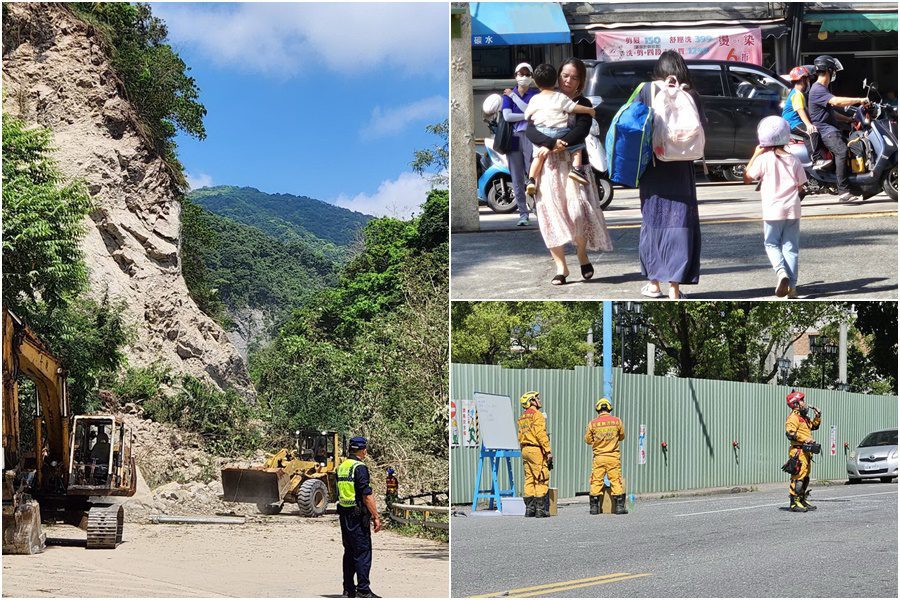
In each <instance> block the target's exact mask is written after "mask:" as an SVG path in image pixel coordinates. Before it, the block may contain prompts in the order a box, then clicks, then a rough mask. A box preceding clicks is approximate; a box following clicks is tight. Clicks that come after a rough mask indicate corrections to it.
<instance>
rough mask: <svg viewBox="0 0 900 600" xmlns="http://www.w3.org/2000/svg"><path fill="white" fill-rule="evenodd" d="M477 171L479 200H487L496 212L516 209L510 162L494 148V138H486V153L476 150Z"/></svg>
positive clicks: (507, 211)
mask: <svg viewBox="0 0 900 600" xmlns="http://www.w3.org/2000/svg"><path fill="white" fill-rule="evenodd" d="M492 131H493V130H492ZM475 171H476V175H477V177H478V201H479V202H486V203H487V205H488V206H489V207H491V210H493V211H494V212H496V213H511V212H513V211H514V210H516V199H515V196H514V195H513V188H512V176H511V175H510V174H509V163H508V162H507V160H506V157H505V156H504V155H502V154H500V153H499V152H497V151H496V150H494V138H492V137H486V138H485V139H484V153H481V152H478V151H476V152H475Z"/></svg>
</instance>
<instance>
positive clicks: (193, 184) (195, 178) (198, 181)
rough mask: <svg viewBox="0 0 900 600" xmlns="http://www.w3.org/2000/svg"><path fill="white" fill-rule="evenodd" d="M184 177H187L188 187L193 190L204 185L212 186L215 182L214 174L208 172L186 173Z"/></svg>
mask: <svg viewBox="0 0 900 600" xmlns="http://www.w3.org/2000/svg"><path fill="white" fill-rule="evenodd" d="M184 178H185V179H187V182H188V187H189V188H190V189H192V190H196V189H199V188H202V187H212V184H213V179H212V175H207V174H206V173H197V174H196V175H194V174H193V173H185V174H184Z"/></svg>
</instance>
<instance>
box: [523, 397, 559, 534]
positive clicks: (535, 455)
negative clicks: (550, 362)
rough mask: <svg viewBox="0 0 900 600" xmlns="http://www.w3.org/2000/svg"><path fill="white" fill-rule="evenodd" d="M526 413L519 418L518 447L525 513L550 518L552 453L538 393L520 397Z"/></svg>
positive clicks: (529, 515) (530, 515)
mask: <svg viewBox="0 0 900 600" xmlns="http://www.w3.org/2000/svg"><path fill="white" fill-rule="evenodd" d="M519 403H520V404H521V405H522V408H523V409H525V412H523V413H522V416H521V417H519V422H518V426H519V446H520V447H521V448H522V463H523V466H524V467H525V516H526V517H549V516H550V514H549V511H548V510H547V505H548V504H549V493H550V486H549V483H550V468H551V467H552V465H553V453H551V452H550V438H549V437H547V420H546V418H545V417H544V415H543V413H542V412H541V411H540V409H541V406H542V403H541V395H540V394H539V393H538V392H525V393H524V394H522V397H521V398H519Z"/></svg>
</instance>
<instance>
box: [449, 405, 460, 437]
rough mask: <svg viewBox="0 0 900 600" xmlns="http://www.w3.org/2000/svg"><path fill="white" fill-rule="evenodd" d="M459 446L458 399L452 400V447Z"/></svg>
mask: <svg viewBox="0 0 900 600" xmlns="http://www.w3.org/2000/svg"><path fill="white" fill-rule="evenodd" d="M457 446H459V419H458V418H457V417H456V400H451V401H450V447H451V448H456V447H457Z"/></svg>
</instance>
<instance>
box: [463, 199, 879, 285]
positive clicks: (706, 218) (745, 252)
mask: <svg viewBox="0 0 900 600" xmlns="http://www.w3.org/2000/svg"><path fill="white" fill-rule="evenodd" d="M698 194H699V198H700V214H701V221H702V223H703V224H702V227H701V230H702V234H703V251H702V253H701V270H700V283H699V284H698V285H696V286H685V287H684V291H685V293H687V294H688V295H689V296H690V297H691V298H705V299H726V298H744V299H751V298H769V297H772V293H773V290H774V283H775V282H774V274H773V273H772V271H771V267H770V266H769V263H768V260H767V259H766V254H765V251H764V249H763V241H762V225H761V223H760V208H759V206H760V203H759V198H758V193H756V192H755V191H753V187H752V186H743V185H739V186H738V185H732V184H709V185H704V186H701V187H700V189H699V192H698ZM803 210H804V213H803V214H804V221H803V223H802V226H801V241H800V243H801V251H800V286H799V287H800V294H801V297H806V298H822V299H841V298H847V299H857V298H863V297H865V298H896V297H897V212H896V210H897V203H896V202H892V201H890V199H889V198H887V196H886V195H884V194H880V195H878V196H875V197H874V198H871V199H869V200H868V201H867V202H865V203H863V204H860V205H857V206H849V207H848V206H840V205H839V204H837V203H836V201H835V200H834V199H833V198H831V197H827V196H814V197H810V198H808V199H807V200H805V201H804V209H803ZM604 215H605V217H606V219H607V224H608V226H609V228H610V235H611V237H612V240H613V246H614V248H615V249H614V250H613V252H611V253H609V254H601V253H597V252H594V253H591V261H592V262H593V264H594V267H595V271H596V275H595V277H594V279H593V280H592V281H591V282H589V283H584V282H581V278H580V276H579V275H575V276H573V277H571V278H570V282H571V283H570V284H569V285H565V286H559V287H557V286H551V285H550V279H551V278H552V277H553V275H554V274H555V269H554V267H553V263H552V261H551V260H550V256H549V254H548V252H547V249H546V247H545V246H544V244H543V240H542V239H541V236H540V232H539V231H538V229H537V226H536V225H534V224H533V225H532V226H530V227H527V228H516V227H515V220H516V217H515V216H514V215H512V216H510V215H494V214H493V213H490V210H489V209H483V210H482V216H483V219H482V225H483V227H484V229H485V231H481V232H478V233H459V234H454V235H453V236H452V242H451V272H452V282H451V296H452V298H453V299H454V300H480V299H485V300H488V299H498V300H500V299H585V300H586V299H599V298H611V299H626V298H630V299H634V298H637V297H639V291H640V288H641V286H642V285H643V283H644V280H643V278H642V277H641V274H640V264H639V262H638V235H639V227H640V210H639V200H638V199H637V193H636V191H634V190H620V189H617V190H616V197H615V200H614V201H613V205H612V206H611V208H610V209H609V210H607V211H606V212H605V213H604ZM569 261H570V266H569V268H570V270H571V271H572V272H573V273H577V268H578V267H577V261H576V259H575V257H574V253H573V252H571V251H570V253H569Z"/></svg>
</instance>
